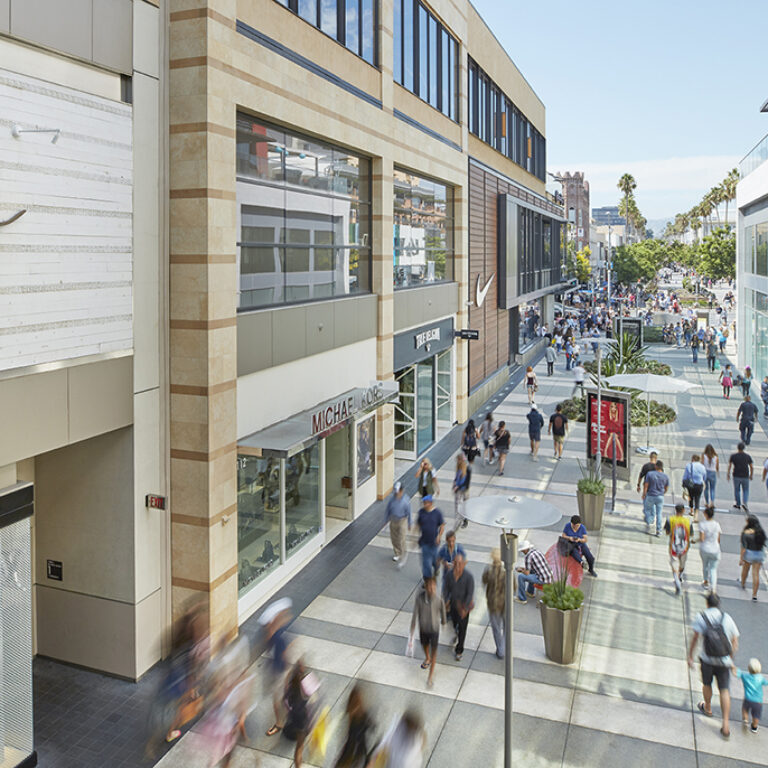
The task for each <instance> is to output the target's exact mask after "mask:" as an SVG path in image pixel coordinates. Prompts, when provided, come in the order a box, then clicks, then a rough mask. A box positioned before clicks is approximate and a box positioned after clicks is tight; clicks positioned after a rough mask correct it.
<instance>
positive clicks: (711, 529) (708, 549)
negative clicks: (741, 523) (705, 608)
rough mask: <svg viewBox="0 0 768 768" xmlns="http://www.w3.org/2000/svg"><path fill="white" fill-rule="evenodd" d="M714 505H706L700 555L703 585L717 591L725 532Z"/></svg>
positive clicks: (700, 536) (700, 537)
mask: <svg viewBox="0 0 768 768" xmlns="http://www.w3.org/2000/svg"><path fill="white" fill-rule="evenodd" d="M714 517H715V508H714V506H707V507H704V519H703V520H702V521H701V522H700V523H699V555H700V556H701V569H702V571H703V572H704V581H703V582H702V586H703V587H706V588H707V589H709V590H710V591H711V592H717V567H718V565H719V564H720V557H721V554H722V552H721V550H720V537H721V536H722V534H723V531H722V528H720V523H718V522H717V520H715V519H714Z"/></svg>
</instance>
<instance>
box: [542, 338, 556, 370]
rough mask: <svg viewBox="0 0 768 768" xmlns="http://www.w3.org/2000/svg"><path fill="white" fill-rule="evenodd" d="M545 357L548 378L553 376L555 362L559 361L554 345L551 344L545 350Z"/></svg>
mask: <svg viewBox="0 0 768 768" xmlns="http://www.w3.org/2000/svg"><path fill="white" fill-rule="evenodd" d="M544 357H545V358H546V361H547V376H551V375H552V374H553V373H554V372H555V361H556V360H557V350H556V349H555V346H554V344H550V345H549V346H548V347H547V348H546V349H545V350H544Z"/></svg>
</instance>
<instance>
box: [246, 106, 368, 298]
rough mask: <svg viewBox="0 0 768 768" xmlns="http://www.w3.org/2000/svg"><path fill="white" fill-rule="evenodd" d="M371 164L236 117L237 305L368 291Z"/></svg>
mask: <svg viewBox="0 0 768 768" xmlns="http://www.w3.org/2000/svg"><path fill="white" fill-rule="evenodd" d="M369 165H370V163H369V161H368V160H367V159H366V158H364V157H361V156H360V155H356V154H354V153H352V152H349V151H348V150H346V149H342V148H341V147H335V146H332V145H330V144H327V143H325V142H323V141H318V140H317V139H310V138H307V137H304V136H300V135H298V134H295V133H292V132H290V131H285V130H283V129H282V128H279V127H277V126H273V125H269V124H267V123H264V122H262V121H261V120H257V119H255V118H251V117H248V116H247V115H242V114H240V115H238V118H237V205H238V227H239V231H240V238H239V241H238V243H237V246H238V254H239V259H238V266H239V269H238V272H239V283H240V302H239V307H240V309H255V308H257V307H265V306H273V305H276V304H287V303H292V302H303V301H313V300H317V299H327V298H333V297H337V296H347V295H349V294H354V293H366V292H368V291H370V288H371V247H370V231H371V202H370V201H371V197H370V192H371V181H370V171H369Z"/></svg>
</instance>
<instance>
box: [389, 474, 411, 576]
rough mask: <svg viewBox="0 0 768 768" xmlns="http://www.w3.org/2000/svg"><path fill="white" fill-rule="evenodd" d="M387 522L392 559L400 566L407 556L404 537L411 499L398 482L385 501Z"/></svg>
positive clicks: (407, 527) (408, 523)
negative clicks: (392, 553)
mask: <svg viewBox="0 0 768 768" xmlns="http://www.w3.org/2000/svg"><path fill="white" fill-rule="evenodd" d="M387 523H389V538H390V539H391V540H392V550H393V551H394V555H393V556H392V559H393V560H394V561H395V562H396V563H397V567H398V568H402V567H403V565H405V559H406V557H407V556H408V546H407V544H406V540H405V537H406V534H407V532H408V531H410V530H411V500H410V499H409V498H408V497H407V496H406V495H405V491H404V490H403V484H402V483H400V482H397V483H395V485H394V487H393V488H392V495H391V496H390V497H389V500H388V501H387V516H386V518H385V519H384V524H385V525H386V524H387Z"/></svg>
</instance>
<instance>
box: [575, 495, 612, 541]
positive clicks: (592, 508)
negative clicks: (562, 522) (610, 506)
mask: <svg viewBox="0 0 768 768" xmlns="http://www.w3.org/2000/svg"><path fill="white" fill-rule="evenodd" d="M576 501H577V503H578V505H579V517H580V518H581V522H582V523H584V525H585V526H586V528H587V530H588V531H599V530H600V528H602V525H603V510H604V509H605V494H604V493H601V494H600V495H599V496H598V495H595V494H593V493H582V492H581V491H579V490H578V489H577V490H576Z"/></svg>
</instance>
